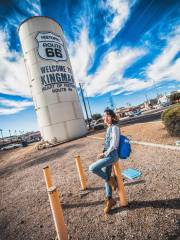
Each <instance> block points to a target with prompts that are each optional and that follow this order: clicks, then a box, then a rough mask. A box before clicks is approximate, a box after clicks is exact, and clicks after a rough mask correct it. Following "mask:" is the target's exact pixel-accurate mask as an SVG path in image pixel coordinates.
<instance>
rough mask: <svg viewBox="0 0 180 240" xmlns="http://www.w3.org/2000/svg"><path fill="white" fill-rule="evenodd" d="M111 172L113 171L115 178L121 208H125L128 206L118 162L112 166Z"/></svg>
mask: <svg viewBox="0 0 180 240" xmlns="http://www.w3.org/2000/svg"><path fill="white" fill-rule="evenodd" d="M113 170H114V173H115V176H116V178H117V184H118V193H119V199H120V204H121V206H122V207H125V206H127V205H128V199H127V196H126V192H125V189H124V183H123V178H122V174H121V167H120V163H119V161H117V162H115V163H114V164H113Z"/></svg>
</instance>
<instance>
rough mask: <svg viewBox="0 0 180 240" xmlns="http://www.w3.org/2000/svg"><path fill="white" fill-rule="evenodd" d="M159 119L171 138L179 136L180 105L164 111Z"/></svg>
mask: <svg viewBox="0 0 180 240" xmlns="http://www.w3.org/2000/svg"><path fill="white" fill-rule="evenodd" d="M161 119H162V121H163V123H164V125H165V127H166V129H167V131H168V132H169V133H170V135H171V136H180V104H178V105H175V106H172V107H170V108H168V109H166V110H165V111H164V112H163V113H162V115H161Z"/></svg>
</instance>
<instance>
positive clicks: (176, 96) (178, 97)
mask: <svg viewBox="0 0 180 240" xmlns="http://www.w3.org/2000/svg"><path fill="white" fill-rule="evenodd" d="M179 100H180V92H177V93H173V94H171V96H170V101H171V103H175V102H178V101H179Z"/></svg>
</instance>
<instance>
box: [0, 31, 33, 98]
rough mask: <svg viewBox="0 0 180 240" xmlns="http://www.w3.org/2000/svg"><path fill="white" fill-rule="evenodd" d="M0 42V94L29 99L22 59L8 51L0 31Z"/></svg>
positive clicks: (5, 40)
mask: <svg viewBox="0 0 180 240" xmlns="http://www.w3.org/2000/svg"><path fill="white" fill-rule="evenodd" d="M0 42H1V48H0V79H1V81H0V92H1V93H4V94H10V95H19V96H26V97H29V96H30V90H29V87H28V80H27V73H26V70H25V65H24V60H23V57H22V56H19V55H18V54H17V53H16V52H10V51H9V48H8V44H7V39H6V37H5V34H4V33H3V32H2V31H0ZM11 59H15V61H14V60H13V61H12V60H11Z"/></svg>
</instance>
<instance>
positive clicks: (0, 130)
mask: <svg viewBox="0 0 180 240" xmlns="http://www.w3.org/2000/svg"><path fill="white" fill-rule="evenodd" d="M0 132H1V138H2V142H3V144H4V137H3V130H2V129H0Z"/></svg>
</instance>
